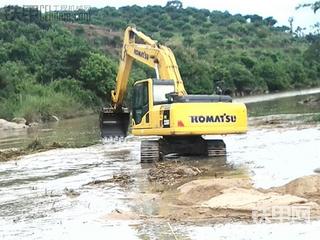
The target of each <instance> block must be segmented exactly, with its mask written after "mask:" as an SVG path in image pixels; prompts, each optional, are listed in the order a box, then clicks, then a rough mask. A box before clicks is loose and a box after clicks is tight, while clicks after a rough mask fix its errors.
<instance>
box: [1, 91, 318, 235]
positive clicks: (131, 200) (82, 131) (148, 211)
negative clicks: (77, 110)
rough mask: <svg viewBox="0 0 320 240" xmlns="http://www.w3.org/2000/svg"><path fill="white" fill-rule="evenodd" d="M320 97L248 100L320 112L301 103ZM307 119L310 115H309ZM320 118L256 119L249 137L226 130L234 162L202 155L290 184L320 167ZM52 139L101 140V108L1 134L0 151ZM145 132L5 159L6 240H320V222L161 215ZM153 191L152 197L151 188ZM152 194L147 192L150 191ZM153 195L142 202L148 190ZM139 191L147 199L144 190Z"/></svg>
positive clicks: (262, 107)
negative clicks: (297, 121) (283, 123)
mask: <svg viewBox="0 0 320 240" xmlns="http://www.w3.org/2000/svg"><path fill="white" fill-rule="evenodd" d="M310 97H320V94H315V95H306V96H295V97H288V98H281V99H276V100H275V99H273V100H270V101H266V102H260V103H257V102H255V103H253V102H252V103H248V105H247V106H248V110H249V115H250V116H252V117H254V116H268V115H279V114H288V113H290V114H305V113H316V112H320V106H319V105H308V104H303V103H302V102H301V101H303V100H305V99H308V98H310ZM302 116H303V115H302ZM319 133H320V127H319V125H316V124H312V125H306V126H305V125H303V124H302V125H299V126H288V127H277V126H272V125H271V126H255V125H254V124H253V125H251V126H250V130H249V132H248V133H247V134H246V135H230V136H226V137H224V140H225V142H226V144H227V146H228V155H227V159H224V160H222V161H220V160H219V161H216V160H215V159H206V160H204V161H199V159H197V160H193V159H189V160H188V163H189V164H199V162H200V164H203V165H206V166H207V167H209V168H214V169H215V170H216V171H218V170H221V171H223V172H224V173H223V174H232V173H233V172H234V171H235V170H237V171H238V170H239V171H241V172H242V173H243V174H247V175H248V176H249V177H250V178H251V179H252V180H253V182H254V185H255V186H256V187H262V188H268V187H271V186H280V185H282V184H285V183H287V182H288V181H290V180H293V179H295V178H297V177H300V176H303V175H308V174H312V173H313V171H314V169H315V168H319V167H320V161H319V160H320V159H319V157H320V148H319V146H320V134H319ZM35 138H38V139H40V140H41V141H43V142H47V143H50V142H53V141H57V142H66V143H70V142H72V143H77V144H79V145H82V144H83V145H85V144H87V143H90V142H93V141H97V140H98V141H99V130H98V119H97V116H96V115H92V116H87V117H83V118H78V119H72V120H66V121H61V122H59V123H58V124H57V123H56V124H48V125H42V126H40V127H39V128H38V129H35V130H30V129H29V130H26V131H24V130H23V131H20V132H16V134H14V135H12V134H7V135H6V136H5V135H1V137H0V148H11V147H21V146H25V145H27V144H28V143H29V142H31V141H32V140H34V139H35ZM139 146H140V141H139V138H135V137H129V138H127V139H126V140H125V141H124V142H121V143H114V142H102V141H101V142H100V143H99V144H96V145H93V146H90V147H84V148H76V149H75V148H70V149H56V150H50V151H47V152H43V153H36V154H32V155H28V156H24V157H22V158H21V159H19V160H12V161H8V162H3V163H0V215H1V216H0V238H1V239H88V238H91V239H201V240H203V239H319V237H318V236H319V235H320V222H319V221H312V222H308V223H282V224H247V223H243V222H230V223H227V224H220V223H215V222H210V221H206V222H199V223H194V222H190V223H188V222H187V223H186V222H184V223H181V222H179V221H171V220H166V219H158V218H156V217H154V216H155V215H157V212H159V211H160V210H161V207H163V206H157V205H155V204H154V201H153V198H152V196H153V192H152V188H153V187H154V186H153V185H152V184H150V183H149V182H148V180H147V177H146V176H147V172H148V170H149V169H150V167H152V166H147V167H145V166H141V164H140V162H139ZM122 173H125V174H128V175H130V176H132V179H133V181H134V182H133V183H132V184H129V185H128V186H125V187H123V186H119V185H112V184H110V185H106V186H103V187H97V186H91V185H87V184H88V183H89V182H92V181H93V180H101V179H109V178H112V177H113V175H115V174H122ZM141 194H144V195H141ZM148 194H149V195H150V196H151V197H145V196H149V195H148ZM140 195H141V196H143V198H142V199H140V198H139V196H140ZM137 196H138V197H137ZM133 211H134V212H137V213H139V214H140V215H143V216H145V217H144V218H143V219H134V218H133V219H131V218H126V219H113V218H110V214H112V213H114V212H133Z"/></svg>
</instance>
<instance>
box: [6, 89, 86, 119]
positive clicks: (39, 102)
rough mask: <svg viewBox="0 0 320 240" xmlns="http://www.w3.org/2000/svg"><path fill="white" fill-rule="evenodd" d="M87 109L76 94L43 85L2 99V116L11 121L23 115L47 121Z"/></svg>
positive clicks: (76, 114)
mask: <svg viewBox="0 0 320 240" xmlns="http://www.w3.org/2000/svg"><path fill="white" fill-rule="evenodd" d="M86 110H87V108H86V107H84V106H83V105H82V104H81V103H80V102H79V101H77V100H76V98H75V97H74V96H72V95H68V94H66V93H63V92H55V91H54V90H53V89H51V88H49V87H44V86H41V88H40V89H37V90H36V91H32V92H27V93H25V94H23V95H22V94H20V95H14V96H11V97H10V98H8V99H2V101H1V103H0V118H5V119H7V120H9V121H10V120H11V119H12V118H14V117H23V118H25V119H26V120H27V122H46V121H50V119H51V118H52V116H57V117H58V118H71V117H73V116H78V115H79V114H80V113H81V112H85V111H86Z"/></svg>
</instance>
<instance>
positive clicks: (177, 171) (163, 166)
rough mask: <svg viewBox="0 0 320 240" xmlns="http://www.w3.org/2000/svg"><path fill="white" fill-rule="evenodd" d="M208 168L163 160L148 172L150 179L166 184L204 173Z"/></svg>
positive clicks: (172, 183)
mask: <svg viewBox="0 0 320 240" xmlns="http://www.w3.org/2000/svg"><path fill="white" fill-rule="evenodd" d="M206 171H207V169H206V168H197V167H194V166H188V165H184V164H181V163H174V162H163V163H157V164H156V165H155V167H153V168H151V169H150V170H149V172H148V180H149V181H150V182H157V183H161V184H165V185H174V184H176V183H178V182H180V181H181V180H183V179H186V178H190V177H195V176H199V175H202V174H203V173H205V172H206Z"/></svg>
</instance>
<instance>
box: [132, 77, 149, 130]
mask: <svg viewBox="0 0 320 240" xmlns="http://www.w3.org/2000/svg"><path fill="white" fill-rule="evenodd" d="M149 108H150V104H149V84H148V81H143V82H139V83H136V84H135V86H134V89H133V106H132V118H133V120H134V125H135V126H134V127H135V128H150V115H149Z"/></svg>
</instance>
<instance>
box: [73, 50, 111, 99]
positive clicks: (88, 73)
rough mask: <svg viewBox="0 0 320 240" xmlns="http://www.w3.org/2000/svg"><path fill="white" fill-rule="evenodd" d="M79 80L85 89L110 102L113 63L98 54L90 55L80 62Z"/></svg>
mask: <svg viewBox="0 0 320 240" xmlns="http://www.w3.org/2000/svg"><path fill="white" fill-rule="evenodd" d="M78 76H79V79H80V80H81V81H82V82H83V86H84V88H86V89H90V90H92V91H93V92H95V93H96V94H97V96H99V97H100V98H107V99H109V100H110V91H111V90H112V89H114V86H115V79H116V68H115V65H114V62H112V61H111V59H109V58H107V57H106V56H104V55H101V54H99V53H91V54H90V56H89V57H88V58H87V59H83V60H82V62H81V68H80V70H79V71H78Z"/></svg>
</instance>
